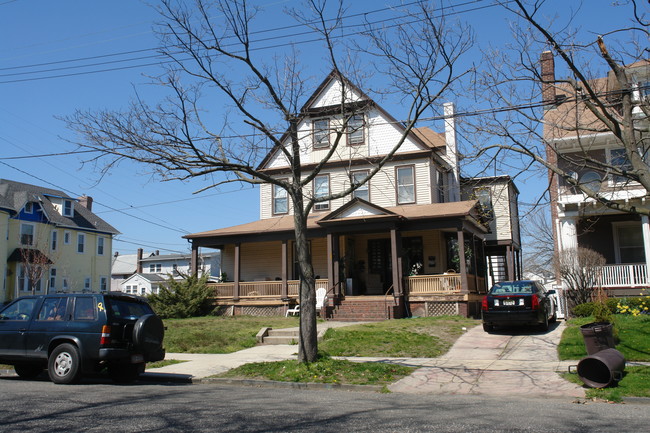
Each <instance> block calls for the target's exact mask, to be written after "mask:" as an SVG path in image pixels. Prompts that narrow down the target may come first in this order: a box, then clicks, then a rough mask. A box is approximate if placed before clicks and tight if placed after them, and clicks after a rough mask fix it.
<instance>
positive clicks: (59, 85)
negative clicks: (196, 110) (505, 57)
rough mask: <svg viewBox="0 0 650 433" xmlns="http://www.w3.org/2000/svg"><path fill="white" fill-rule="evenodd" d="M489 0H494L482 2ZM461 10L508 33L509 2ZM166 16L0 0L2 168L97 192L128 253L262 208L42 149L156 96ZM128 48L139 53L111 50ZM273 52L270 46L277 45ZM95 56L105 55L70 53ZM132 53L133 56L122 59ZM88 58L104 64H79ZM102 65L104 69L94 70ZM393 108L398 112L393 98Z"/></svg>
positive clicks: (270, 3) (243, 192) (608, 14)
mask: <svg viewBox="0 0 650 433" xmlns="http://www.w3.org/2000/svg"><path fill="white" fill-rule="evenodd" d="M152 3H153V4H156V3H157V2H155V1H154V0H152ZM254 3H256V4H258V5H264V6H266V8H267V12H266V13H264V14H262V15H260V16H261V19H260V22H259V28H275V27H279V26H282V25H288V24H293V23H294V21H293V20H292V19H291V18H289V17H285V16H283V15H282V14H280V13H279V11H280V10H281V9H282V8H283V7H293V6H298V5H299V4H300V3H299V1H298V0H279V1H277V0H256V1H255V2H254ZM353 3H354V11H359V10H370V9H377V8H379V7H382V6H384V5H395V4H397V3H399V2H398V1H396V0H381V1H380V2H377V1H355V2H353ZM444 3H445V4H450V3H451V4H458V3H461V2H460V1H459V0H445V2H444ZM485 3H489V2H477V4H479V5H484V4H485ZM552 3H554V4H557V5H558V8H560V9H558V11H560V10H566V8H567V5H570V6H576V7H577V5H578V2H572V1H563V2H559V1H555V0H554V1H553V2H552ZM589 3H590V5H589V7H587V8H584V9H583V11H582V12H581V14H580V15H579V17H580V19H581V20H582V21H584V22H585V23H586V27H593V30H594V31H599V28H600V27H599V26H601V25H604V24H605V23H607V25H608V26H613V25H615V24H616V22H615V19H617V18H616V17H617V13H615V12H618V10H615V9H617V8H613V7H612V6H611V2H609V1H600V0H594V1H590V2H589ZM641 3H643V2H641ZM462 19H463V20H466V21H468V22H469V23H470V25H472V26H474V28H475V31H476V33H477V40H478V41H479V43H481V44H486V43H488V42H490V43H492V44H499V43H503V41H505V40H507V38H508V33H507V24H506V14H505V13H504V12H503V11H501V10H498V9H496V8H493V9H490V8H488V9H481V10H478V11H475V12H469V13H464V14H462ZM157 20H159V16H158V15H157V13H156V12H155V10H153V8H151V7H150V6H148V5H146V4H145V3H143V2H140V1H137V0H112V1H71V0H57V1H51V0H13V1H12V0H0V178H5V179H11V180H15V181H19V182H26V183H32V184H37V185H42V186H48V187H52V188H58V189H61V190H63V191H65V192H66V193H68V194H69V195H71V196H76V195H81V194H87V195H90V196H92V197H93V198H94V200H95V204H94V207H93V210H94V211H95V212H96V213H97V214H98V215H100V216H101V217H102V218H104V219H105V220H106V221H108V222H109V223H110V224H112V225H113V226H114V227H116V228H117V229H118V230H119V231H120V232H121V235H119V236H118V237H117V238H116V241H115V242H114V244H113V250H114V251H119V252H120V253H122V254H126V253H133V252H134V251H135V250H136V249H137V248H138V247H143V248H145V250H154V249H159V250H161V252H172V251H173V252H178V251H181V252H186V251H188V245H189V244H188V243H187V242H186V241H185V240H183V239H182V238H181V236H182V235H183V234H185V233H191V232H198V231H204V230H210V229H216V228H221V227H227V226H231V225H235V224H240V223H244V222H249V221H254V220H256V219H258V217H259V193H258V191H257V190H256V189H253V188H251V187H250V186H246V185H244V186H242V187H239V186H237V185H232V184H231V185H228V186H224V187H221V188H220V189H218V190H210V191H207V192H203V193H201V194H199V195H198V196H197V195H193V194H192V193H193V192H195V191H196V190H198V189H200V188H201V187H202V186H204V185H203V184H202V183H201V182H200V181H197V182H192V183H180V182H160V180H159V179H157V178H155V177H152V176H151V175H150V174H149V173H148V170H147V167H144V166H137V165H134V164H128V163H125V164H122V165H121V166H119V167H118V168H117V169H116V170H113V171H111V172H110V173H109V174H107V175H106V176H104V177H100V175H99V172H98V170H97V169H96V167H94V166H93V165H92V164H85V165H84V164H82V162H83V160H84V159H85V158H84V156H83V155H78V154H77V155H61V156H49V157H40V158H39V157H35V155H43V154H52V153H66V152H70V151H74V150H76V148H75V146H74V145H72V144H69V143H68V142H66V140H65V139H64V137H70V136H71V134H70V132H69V131H68V130H67V129H66V128H65V125H64V123H63V122H62V121H60V120H57V119H56V116H65V115H69V114H72V113H73V112H74V110H76V109H82V110H86V109H90V110H99V109H105V108H108V109H120V108H122V107H126V105H127V103H128V101H129V99H130V98H131V97H132V96H133V94H134V88H138V89H139V90H141V91H144V92H145V93H146V94H147V95H148V96H154V97H155V90H151V87H148V86H146V83H148V82H149V81H150V80H149V78H147V75H156V74H158V73H160V71H161V69H160V68H159V67H158V66H157V65H156V63H157V62H158V59H156V58H146V57H147V56H152V55H155V54H156V53H155V51H152V50H150V49H152V48H155V47H156V46H157V39H156V37H155V35H154V33H153V32H152V25H153V24H154V22H155V21H157ZM140 50H142V51H140ZM302 50H303V51H308V48H302ZM124 52H132V53H131V54H122V55H119V56H107V55H110V54H114V53H124ZM267 54H268V55H269V56H272V54H273V51H272V50H268V53H267ZM90 57H96V58H94V59H86V60H80V61H76V62H71V61H70V60H73V59H83V58H90ZM135 58H139V59H135ZM127 59H135V60H128V61H124V60H127ZM87 64H95V65H93V66H87V67H82V68H80V67H79V66H80V65H87ZM39 65H40V66H39ZM120 68H127V69H120ZM321 69H322V70H319V69H318V68H314V69H313V73H314V74H315V75H320V77H319V80H320V79H322V77H324V76H325V74H327V73H328V72H329V67H325V66H323V67H322V68H321ZM100 70H104V71H103V72H94V73H91V72H93V71H100ZM144 89H146V90H144ZM151 102H155V101H153V100H152V101H151ZM457 102H459V103H461V102H462V101H457ZM384 108H386V109H387V110H388V111H389V112H393V113H395V112H396V111H397V112H398V114H396V116H398V115H399V110H394V107H391V106H388V105H384ZM9 158H11V159H9ZM16 158H20V159H16ZM86 158H87V157H86ZM505 174H507V173H505ZM521 182H526V181H525V180H524V179H522V180H521V181H520V183H519V184H518V186H519V187H520V189H521V190H522V193H523V194H522V201H532V200H533V199H534V196H535V194H537V193H538V192H539V191H538V189H536V188H538V186H539V184H540V183H539V182H538V180H532V181H531V182H530V185H526V184H525V183H524V184H522V183H521ZM535 184H536V185H535Z"/></svg>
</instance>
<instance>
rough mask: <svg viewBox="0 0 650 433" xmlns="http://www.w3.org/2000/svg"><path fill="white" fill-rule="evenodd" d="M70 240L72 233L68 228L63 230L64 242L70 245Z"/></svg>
mask: <svg viewBox="0 0 650 433" xmlns="http://www.w3.org/2000/svg"><path fill="white" fill-rule="evenodd" d="M70 242H72V233H70V232H69V231H67V230H66V231H64V232H63V244H64V245H70Z"/></svg>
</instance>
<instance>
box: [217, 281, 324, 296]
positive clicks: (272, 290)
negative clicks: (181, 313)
mask: <svg viewBox="0 0 650 433" xmlns="http://www.w3.org/2000/svg"><path fill="white" fill-rule="evenodd" d="M327 285H328V281H327V279H318V280H316V289H319V288H321V287H322V288H324V289H327ZM208 286H210V287H212V288H213V289H214V291H215V297H217V298H232V297H233V296H234V293H235V283H234V282H226V283H208ZM287 286H288V287H287V290H288V293H287V294H288V296H289V297H292V298H297V297H298V291H299V287H300V281H299V280H289V281H287ZM239 297H240V298H280V297H282V281H241V282H240V283H239Z"/></svg>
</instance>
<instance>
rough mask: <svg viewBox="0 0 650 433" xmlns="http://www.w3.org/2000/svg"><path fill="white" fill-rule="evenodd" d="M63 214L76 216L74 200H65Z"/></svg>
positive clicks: (62, 206)
mask: <svg viewBox="0 0 650 433" xmlns="http://www.w3.org/2000/svg"><path fill="white" fill-rule="evenodd" d="M61 215H63V216H66V217H72V216H74V204H73V203H72V200H63V203H62V205H61Z"/></svg>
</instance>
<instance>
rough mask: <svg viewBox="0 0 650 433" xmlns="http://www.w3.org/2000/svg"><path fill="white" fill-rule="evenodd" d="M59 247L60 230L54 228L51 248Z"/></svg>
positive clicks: (53, 249)
mask: <svg viewBox="0 0 650 433" xmlns="http://www.w3.org/2000/svg"><path fill="white" fill-rule="evenodd" d="M58 247H59V232H58V231H56V230H52V235H51V236H50V249H51V250H52V251H56V249H57V248H58Z"/></svg>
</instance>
